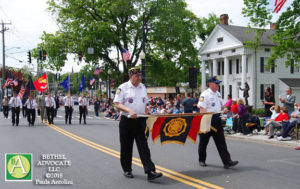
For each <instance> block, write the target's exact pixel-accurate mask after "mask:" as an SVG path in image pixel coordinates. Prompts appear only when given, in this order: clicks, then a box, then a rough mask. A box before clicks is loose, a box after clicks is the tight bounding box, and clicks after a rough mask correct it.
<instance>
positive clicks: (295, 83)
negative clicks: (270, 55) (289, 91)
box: [279, 78, 300, 87]
mask: <svg viewBox="0 0 300 189" xmlns="http://www.w3.org/2000/svg"><path fill="white" fill-rule="evenodd" d="M279 79H280V80H281V81H282V82H284V83H285V84H286V85H287V86H289V87H300V79H297V78H279Z"/></svg>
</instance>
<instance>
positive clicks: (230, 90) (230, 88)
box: [229, 85, 232, 97]
mask: <svg viewBox="0 0 300 189" xmlns="http://www.w3.org/2000/svg"><path fill="white" fill-rule="evenodd" d="M229 94H230V96H231V97H232V85H229Z"/></svg>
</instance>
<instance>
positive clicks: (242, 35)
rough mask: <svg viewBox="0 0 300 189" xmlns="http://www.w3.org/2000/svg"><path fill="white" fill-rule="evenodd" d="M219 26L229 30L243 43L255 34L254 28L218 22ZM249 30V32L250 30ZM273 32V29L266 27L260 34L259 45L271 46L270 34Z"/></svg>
mask: <svg viewBox="0 0 300 189" xmlns="http://www.w3.org/2000/svg"><path fill="white" fill-rule="evenodd" d="M219 26H220V27H221V28H223V29H224V30H226V31H227V32H229V33H230V34H231V35H233V36H234V37H236V38H237V39H238V40H239V41H240V42H242V43H243V44H245V41H253V39H254V35H255V29H252V28H248V27H242V26H233V25H223V24H219ZM250 31H251V32H250ZM274 33H275V31H274V30H269V29H267V30H266V31H265V32H264V33H263V36H262V39H261V45H263V46H273V45H274V44H273V42H272V39H271V36H272V35H273V34H274Z"/></svg>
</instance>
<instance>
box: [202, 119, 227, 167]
mask: <svg viewBox="0 0 300 189" xmlns="http://www.w3.org/2000/svg"><path fill="white" fill-rule="evenodd" d="M211 125H212V126H213V127H214V128H216V129H217V132H215V131H213V130H211V131H210V132H208V133H205V134H200V143H199V148H198V153H199V161H203V162H205V160H206V148H207V144H208V142H209V139H210V137H211V136H212V137H213V139H214V141H215V144H216V146H217V149H218V152H219V155H220V157H221V159H222V162H223V164H224V165H225V164H227V163H228V162H229V161H231V158H230V154H229V152H228V150H227V145H226V141H225V136H224V130H223V127H222V123H221V118H220V114H214V115H213V117H212V120H211Z"/></svg>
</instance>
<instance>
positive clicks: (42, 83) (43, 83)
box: [33, 74, 48, 92]
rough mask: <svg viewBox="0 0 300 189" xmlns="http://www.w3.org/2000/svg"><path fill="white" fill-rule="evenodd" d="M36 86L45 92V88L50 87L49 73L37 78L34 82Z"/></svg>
mask: <svg viewBox="0 0 300 189" xmlns="http://www.w3.org/2000/svg"><path fill="white" fill-rule="evenodd" d="M33 85H34V87H35V88H36V90H38V91H41V92H44V91H45V90H47V89H48V79H47V74H44V75H42V76H41V77H40V78H38V79H37V80H35V81H34V82H33Z"/></svg>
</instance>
